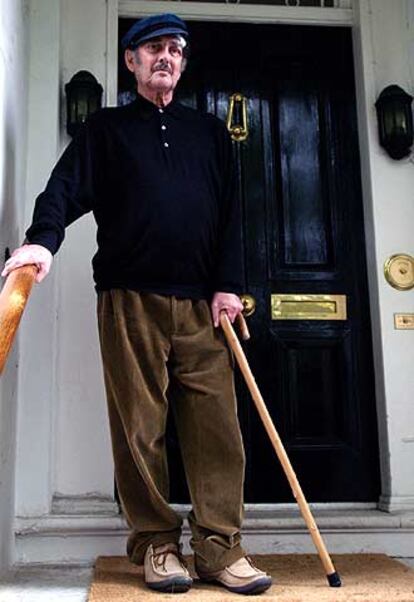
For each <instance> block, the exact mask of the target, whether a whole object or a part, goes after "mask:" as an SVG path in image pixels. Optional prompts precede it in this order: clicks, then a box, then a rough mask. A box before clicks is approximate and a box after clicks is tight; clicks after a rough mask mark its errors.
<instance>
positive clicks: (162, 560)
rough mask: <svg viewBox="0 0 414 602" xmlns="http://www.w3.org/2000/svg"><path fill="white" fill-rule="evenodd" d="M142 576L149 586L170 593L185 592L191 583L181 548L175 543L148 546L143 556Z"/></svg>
mask: <svg viewBox="0 0 414 602" xmlns="http://www.w3.org/2000/svg"><path fill="white" fill-rule="evenodd" d="M144 576H145V583H146V585H147V586H148V587H149V588H151V589H155V590H157V591H158V592H168V593H171V594H175V593H183V592H186V591H188V590H189V589H190V587H191V585H192V583H193V580H192V579H191V577H190V574H189V572H188V571H187V568H186V566H185V564H184V559H183V557H182V556H181V550H180V548H179V547H178V546H177V544H175V543H166V544H163V545H162V546H157V547H155V548H154V547H153V546H152V545H151V546H148V548H147V551H146V552H145V557H144Z"/></svg>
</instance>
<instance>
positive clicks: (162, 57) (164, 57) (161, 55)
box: [158, 46, 170, 61]
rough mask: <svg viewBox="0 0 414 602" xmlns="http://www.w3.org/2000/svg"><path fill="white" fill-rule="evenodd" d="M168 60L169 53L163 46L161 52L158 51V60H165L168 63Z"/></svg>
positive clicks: (166, 47)
mask: <svg viewBox="0 0 414 602" xmlns="http://www.w3.org/2000/svg"><path fill="white" fill-rule="evenodd" d="M169 58H170V53H169V50H168V46H164V47H163V48H162V50H160V51H159V53H158V60H165V61H168V60H169Z"/></svg>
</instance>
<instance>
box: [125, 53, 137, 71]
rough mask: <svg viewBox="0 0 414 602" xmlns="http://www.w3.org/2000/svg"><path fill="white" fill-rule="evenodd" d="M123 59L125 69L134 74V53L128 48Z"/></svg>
mask: <svg viewBox="0 0 414 602" xmlns="http://www.w3.org/2000/svg"><path fill="white" fill-rule="evenodd" d="M124 59H125V65H126V66H127V69H128V70H129V71H131V72H132V73H133V72H134V62H135V55H134V51H133V50H131V49H130V48H127V49H126V50H125V53H124Z"/></svg>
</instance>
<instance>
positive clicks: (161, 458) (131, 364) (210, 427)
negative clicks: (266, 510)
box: [98, 289, 245, 573]
mask: <svg viewBox="0 0 414 602" xmlns="http://www.w3.org/2000/svg"><path fill="white" fill-rule="evenodd" d="M98 325H99V336H100V343H101V352H102V358H103V366H104V376H105V387H106V392H107V400H108V413H109V421H110V428H111V438H112V448H113V455H114V461H115V478H116V482H117V487H118V492H119V497H120V500H121V505H122V509H123V512H124V514H125V517H126V519H127V521H128V524H129V526H130V528H131V533H130V536H129V538H128V542H127V553H128V556H129V558H130V560H131V561H132V562H134V563H136V564H141V563H142V562H143V558H144V554H145V550H146V548H147V547H148V545H150V544H153V545H160V544H163V543H166V542H178V540H179V538H180V534H181V526H182V519H181V517H180V516H179V515H178V514H177V513H176V512H175V511H174V510H173V509H172V508H171V507H170V506H169V504H168V497H169V480H168V468H167V458H166V449H165V427H166V418H167V410H168V403H169V402H168V399H167V395H166V392H167V387H168V385H169V383H170V381H171V383H172V384H173V385H174V391H175V393H174V401H173V403H172V404H171V405H172V409H173V413H174V419H175V423H176V429H177V433H178V438H179V443H180V448H181V453H182V457H183V463H184V468H185V472H186V478H187V483H188V488H189V491H190V496H191V502H192V511H191V512H190V514H189V516H188V520H189V524H190V527H191V531H192V539H191V542H190V543H191V546H192V549H193V550H194V554H195V561H196V566H197V567H199V568H200V569H201V570H202V571H203V572H205V573H208V572H214V571H217V570H220V569H222V568H224V567H225V566H228V565H229V564H231V563H232V562H234V561H235V560H237V559H239V558H241V557H242V556H243V555H244V551H243V549H242V547H241V545H240V527H241V522H242V518H243V480H244V465H245V456H244V450H243V443H242V439H241V434H240V427H239V422H238V419H237V408H236V397H235V392H234V380H233V368H234V360H233V357H232V353H231V351H230V350H229V348H228V347H227V344H226V341H225V339H224V335H223V333H222V331H221V329H219V328H214V326H213V323H212V317H211V313H210V307H209V305H208V303H207V301H205V300H192V299H179V298H176V297H174V296H162V295H157V294H153V293H138V292H135V291H130V290H121V289H113V290H110V291H104V292H100V293H99V294H98Z"/></svg>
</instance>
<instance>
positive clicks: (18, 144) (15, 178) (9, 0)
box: [0, 0, 28, 569]
mask: <svg viewBox="0 0 414 602" xmlns="http://www.w3.org/2000/svg"><path fill="white" fill-rule="evenodd" d="M27 32H28V23H27V11H26V3H25V2H24V0H2V2H1V3H0V264H3V260H4V253H5V249H6V247H11V248H13V247H14V246H15V245H16V244H17V243H18V242H19V240H21V237H22V225H23V213H24V169H25V156H26V135H25V132H26V109H27V78H26V69H25V67H26V64H27V48H26V40H27ZM17 365H18V343H17V342H16V344H15V345H14V348H13V351H12V353H11V355H10V357H9V361H8V364H7V367H6V369H5V372H4V374H3V376H2V377H1V380H0V569H2V568H6V567H7V566H8V565H9V564H11V562H12V560H13V540H12V528H13V517H14V469H15V437H16V413H17Z"/></svg>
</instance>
